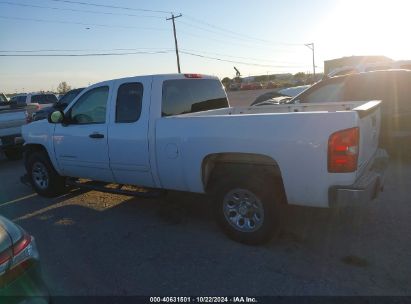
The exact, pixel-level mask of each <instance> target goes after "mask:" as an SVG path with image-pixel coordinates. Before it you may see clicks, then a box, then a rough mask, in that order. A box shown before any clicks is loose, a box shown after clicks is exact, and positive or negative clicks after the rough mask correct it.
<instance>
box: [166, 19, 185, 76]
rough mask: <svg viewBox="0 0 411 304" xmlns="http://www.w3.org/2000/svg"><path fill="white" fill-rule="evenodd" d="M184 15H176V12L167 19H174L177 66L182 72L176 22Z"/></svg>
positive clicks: (179, 71)
mask: <svg viewBox="0 0 411 304" xmlns="http://www.w3.org/2000/svg"><path fill="white" fill-rule="evenodd" d="M181 16H183V15H181V14H180V15H178V16H174V14H171V17H170V18H167V19H166V20H172V21H173V31H174V44H175V47H176V56H177V68H178V73H181V68H180V56H179V55H178V44H177V34H176V24H175V22H174V20H175V19H177V18H180V17H181Z"/></svg>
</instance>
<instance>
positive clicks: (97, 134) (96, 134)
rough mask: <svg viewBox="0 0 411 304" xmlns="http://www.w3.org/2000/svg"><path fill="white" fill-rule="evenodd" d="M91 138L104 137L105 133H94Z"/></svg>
mask: <svg viewBox="0 0 411 304" xmlns="http://www.w3.org/2000/svg"><path fill="white" fill-rule="evenodd" d="M89 137H90V138H104V135H103V134H100V133H93V134H90V135H89Z"/></svg>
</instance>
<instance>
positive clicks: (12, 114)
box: [0, 101, 34, 160]
mask: <svg viewBox="0 0 411 304" xmlns="http://www.w3.org/2000/svg"><path fill="white" fill-rule="evenodd" d="M30 111H34V108H33V109H31V110H30V109H29V108H28V107H26V106H23V107H21V106H16V105H15V104H14V105H13V104H11V103H10V102H8V101H6V102H1V103H0V152H4V154H5V155H6V157H7V158H8V159H9V160H17V159H20V158H21V157H22V143H23V140H22V137H21V126H22V125H24V124H26V123H27V118H28V115H29V114H28V113H29V112H30ZM30 113H31V112H30Z"/></svg>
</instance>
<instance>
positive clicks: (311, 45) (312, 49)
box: [305, 42, 315, 79]
mask: <svg viewBox="0 0 411 304" xmlns="http://www.w3.org/2000/svg"><path fill="white" fill-rule="evenodd" d="M305 46H306V47H308V48H309V49H310V50H311V51H312V52H313V76H314V79H315V51H314V42H311V43H307V44H305Z"/></svg>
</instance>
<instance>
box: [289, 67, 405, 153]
mask: <svg viewBox="0 0 411 304" xmlns="http://www.w3.org/2000/svg"><path fill="white" fill-rule="evenodd" d="M352 100H382V106H381V118H382V128H381V144H382V145H383V147H386V148H388V149H389V150H390V151H391V152H394V153H395V152H398V151H397V150H398V149H407V150H408V151H411V149H410V147H411V71H408V70H386V71H374V72H365V73H359V74H350V75H345V76H338V77H331V78H328V79H324V80H323V81H320V82H318V83H316V84H315V85H313V86H312V87H311V88H309V89H308V90H306V91H304V92H303V93H301V94H300V95H297V96H296V97H294V98H293V99H292V100H290V101H289V103H322V102H344V101H352Z"/></svg>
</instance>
